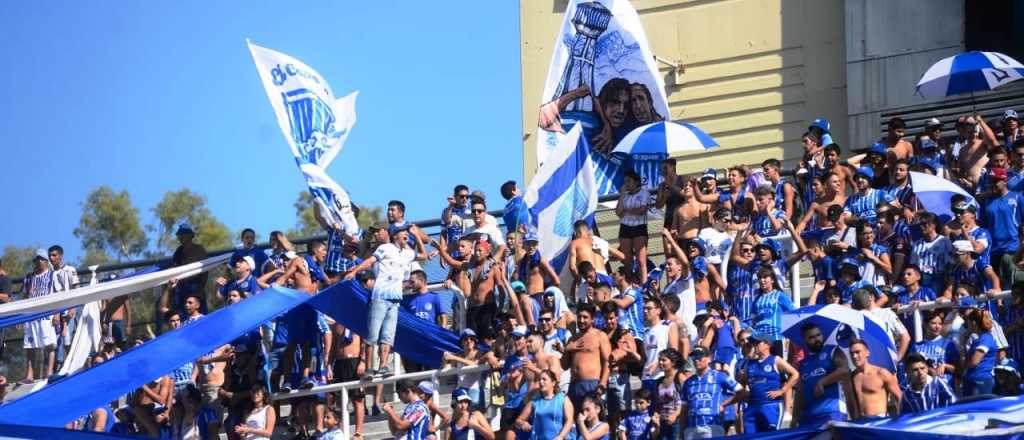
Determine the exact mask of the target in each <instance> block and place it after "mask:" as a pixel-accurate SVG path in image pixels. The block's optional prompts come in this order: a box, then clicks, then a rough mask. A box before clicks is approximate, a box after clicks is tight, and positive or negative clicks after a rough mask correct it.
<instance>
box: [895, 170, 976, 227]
mask: <svg viewBox="0 0 1024 440" xmlns="http://www.w3.org/2000/svg"><path fill="white" fill-rule="evenodd" d="M910 185H911V186H912V187H913V188H914V197H916V198H917V201H918V202H919V203H920V204H921V207H923V208H924V210H925V211H930V212H932V213H934V214H935V215H938V216H943V215H946V216H949V217H952V216H953V211H952V210H950V208H951V205H952V204H951V203H949V199H950V198H952V197H953V195H955V194H960V195H962V196H964V197H967V202H968V203H970V204H973V205H975V207H977V202H975V201H974V196H972V195H971V194H970V193H968V192H967V191H964V189H963V188H961V187H960V186H959V185H957V184H955V183H953V182H950V181H949V180H946V179H943V178H941V177H939V176H933V175H931V174H927V173H918V172H916V171H911V172H910Z"/></svg>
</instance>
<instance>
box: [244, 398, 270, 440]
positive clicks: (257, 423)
mask: <svg viewBox="0 0 1024 440" xmlns="http://www.w3.org/2000/svg"><path fill="white" fill-rule="evenodd" d="M267 408H270V407H269V406H264V407H263V408H260V409H256V410H253V411H252V413H250V414H249V416H248V417H246V418H245V426H248V427H250V428H256V429H263V428H266V427H267ZM243 438H244V439H245V440H270V437H265V436H262V435H256V434H246V435H245V437H243Z"/></svg>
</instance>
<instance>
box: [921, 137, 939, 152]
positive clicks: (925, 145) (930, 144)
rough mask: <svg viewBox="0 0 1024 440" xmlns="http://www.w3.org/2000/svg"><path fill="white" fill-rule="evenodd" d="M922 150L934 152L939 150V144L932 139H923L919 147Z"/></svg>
mask: <svg viewBox="0 0 1024 440" xmlns="http://www.w3.org/2000/svg"><path fill="white" fill-rule="evenodd" d="M918 148H919V149H921V150H934V149H936V148H939V143H938V142H935V141H934V140H931V139H921V144H920V145H918Z"/></svg>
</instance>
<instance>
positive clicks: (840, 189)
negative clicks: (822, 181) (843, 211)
mask: <svg viewBox="0 0 1024 440" xmlns="http://www.w3.org/2000/svg"><path fill="white" fill-rule="evenodd" d="M839 153H840V150H839V145H836V144H831V145H828V146H826V147H825V163H826V164H828V169H826V170H825V171H826V172H829V173H832V174H835V175H836V176H838V177H839V183H838V184H835V185H834V186H833V183H832V181H831V180H830V181H829V187H830V188H832V189H833V190H834V191H835V192H836V194H837V195H838V196H840V197H842V198H843V200H844V201H845V199H846V187H847V185H849V187H850V188H855V187H856V186H855V185H854V183H853V171H852V170H851V169H850V168H849V167H847V166H846V165H843V164H841V163H839V162H840V160H839Z"/></svg>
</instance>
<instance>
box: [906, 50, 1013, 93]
mask: <svg viewBox="0 0 1024 440" xmlns="http://www.w3.org/2000/svg"><path fill="white" fill-rule="evenodd" d="M1021 77H1024V65H1021V64H1020V62H1019V61H1017V60H1015V59H1013V58H1010V57H1008V56H1006V55H1003V54H1001V53H999V52H978V51H972V52H965V53H962V54H958V55H954V56H951V57H949V58H943V59H942V60H939V62H937V63H935V64H932V66H931V67H929V68H928V70H927V71H926V72H925V73H924V75H922V76H921V79H920V80H919V81H918V82H917V93H919V94H921V96H923V97H925V98H942V97H945V96H951V95H957V94H960V93H970V92H980V91H985V90H993V89H995V88H996V87H999V86H1001V85H1004V84H1007V83H1009V82H1012V81H1016V80H1018V79H1020V78H1021Z"/></svg>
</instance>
